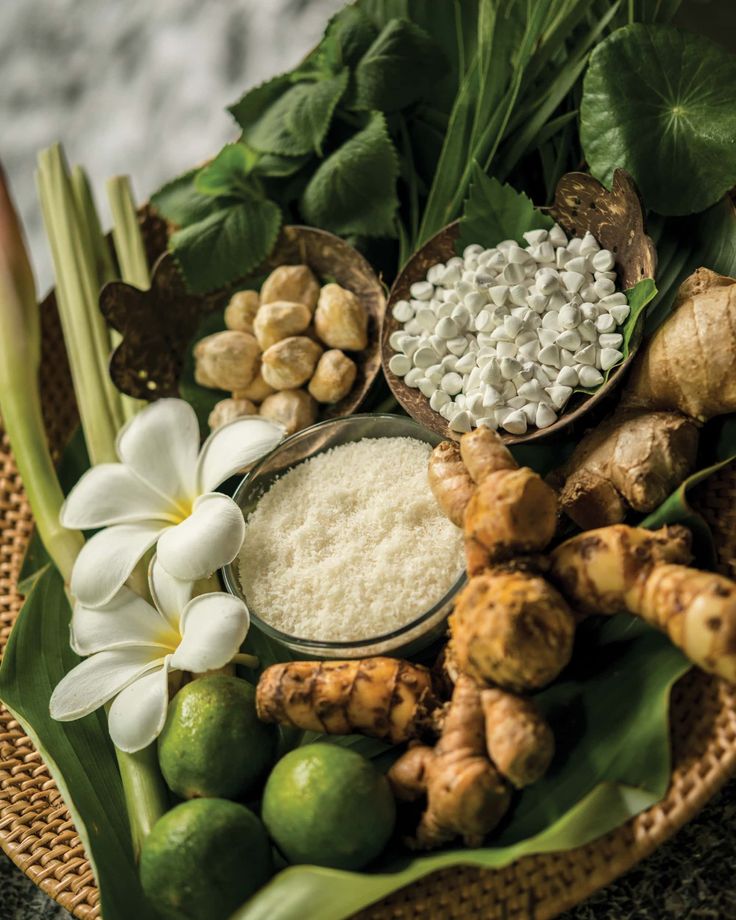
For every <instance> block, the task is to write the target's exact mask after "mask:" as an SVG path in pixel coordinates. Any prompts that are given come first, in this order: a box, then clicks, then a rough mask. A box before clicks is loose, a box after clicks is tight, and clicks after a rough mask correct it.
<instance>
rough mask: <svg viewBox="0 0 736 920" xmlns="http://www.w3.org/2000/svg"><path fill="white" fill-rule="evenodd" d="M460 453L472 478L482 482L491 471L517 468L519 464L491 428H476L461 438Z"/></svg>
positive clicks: (476, 481) (478, 482)
mask: <svg viewBox="0 0 736 920" xmlns="http://www.w3.org/2000/svg"><path fill="white" fill-rule="evenodd" d="M460 454H461V456H462V459H463V463H464V464H465V467H466V469H467V471H468V473H469V474H470V477H471V479H472V480H473V481H474V482H475V483H477V484H480V483H481V482H483V480H484V479H485V478H486V477H487V476H489V475H490V474H491V473H497V472H498V471H499V470H515V469H517V468H518V466H519V464H518V463H517V462H516V460H514V458H513V456H512V454H511V451H510V450H509V449H508V447H506V445H505V444H504V443H503V441H502V440H501V438H500V437H499V436H498V434H496V432H495V431H491V429H490V428H475V429H473V431H469V432H467V434H464V435H463V436H462V437H461V438H460Z"/></svg>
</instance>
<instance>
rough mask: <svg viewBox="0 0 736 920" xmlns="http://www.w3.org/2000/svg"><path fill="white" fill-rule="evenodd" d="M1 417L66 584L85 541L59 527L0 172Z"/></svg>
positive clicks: (16, 247) (31, 315) (22, 259)
mask: <svg viewBox="0 0 736 920" xmlns="http://www.w3.org/2000/svg"><path fill="white" fill-rule="evenodd" d="M0 326H1V327H2V330H3V333H2V335H0V412H1V413H2V417H3V424H4V427H5V431H6V433H7V435H8V438H9V440H10V445H11V447H12V449H13V455H14V457H15V462H16V464H17V466H18V472H19V473H20V476H21V479H22V480H23V487H24V489H25V493H26V497H27V498H28V501H29V503H30V506H31V510H32V512H33V516H34V519H35V521H36V528H37V531H38V534H39V536H40V537H41V540H42V541H43V544H44V546H45V547H46V550H47V552H48V553H49V555H50V556H51V558H52V560H53V562H54V564H55V565H56V567H57V568H58V570H59V572H60V573H61V575H62V578H63V579H64V581H65V582H67V583H68V581H69V578H70V577H71V570H72V566H73V565H74V560H75V559H76V557H77V554H78V553H79V551H80V550H81V548H82V546H83V544H84V540H83V538H82V535H81V533H79V532H78V531H74V530H67V529H66V528H64V527H62V526H61V524H60V523H59V509H60V508H61V505H62V503H63V501H64V495H63V493H62V491H61V487H60V486H59V481H58V479H57V476H56V469H55V468H54V464H53V461H52V459H51V454H50V452H49V447H48V442H47V440H46V430H45V428H44V424H43V415H42V412H41V396H40V392H39V387H38V372H39V366H40V360H41V333H40V315H39V308H38V302H37V298H36V289H35V284H34V281H33V274H32V272H31V267H30V262H29V259H28V254H27V252H26V248H25V244H24V241H23V236H22V232H21V229H20V223H19V221H18V218H17V215H16V212H15V208H14V207H13V204H12V201H11V199H10V193H9V191H8V189H7V187H6V185H5V181H4V177H3V173H2V168H0Z"/></svg>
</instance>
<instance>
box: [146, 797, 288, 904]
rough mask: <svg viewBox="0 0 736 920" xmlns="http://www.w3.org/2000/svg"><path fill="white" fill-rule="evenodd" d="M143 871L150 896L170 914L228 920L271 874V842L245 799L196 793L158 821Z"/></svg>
mask: <svg viewBox="0 0 736 920" xmlns="http://www.w3.org/2000/svg"><path fill="white" fill-rule="evenodd" d="M140 872H141V884H142V885H143V891H144V893H145V895H146V897H147V898H148V900H149V901H150V902H151V904H152V905H153V907H154V908H155V909H156V910H157V911H158V912H159V913H160V914H161V916H162V917H164V918H166V920H227V918H228V917H229V916H230V915H231V914H232V912H233V911H234V910H235V909H236V908H237V907H240V905H241V904H243V903H244V902H245V901H247V900H248V898H249V897H250V896H251V895H252V894H253V893H254V892H255V891H257V890H258V889H259V888H260V887H261V885H264V884H265V883H266V882H267V881H268V879H269V877H270V876H271V873H272V861H271V845H270V843H269V841H268V836H267V835H266V831H265V828H264V827H263V825H262V824H261V822H260V821H259V820H258V818H257V817H256V816H255V815H254V814H253V812H252V811H249V810H248V809H247V808H246V807H245V805H239V804H237V803H236V802H228V801H226V800H225V799H195V800H194V801H192V802H182V803H181V805H177V806H176V807H175V808H172V809H171V811H169V812H167V813H166V814H165V815H164V816H163V818H160V819H159V820H158V821H157V822H156V824H155V825H154V827H153V830H152V831H151V833H150V834H149V835H148V837H146V839H145V841H144V843H143V848H142V851H141V865H140Z"/></svg>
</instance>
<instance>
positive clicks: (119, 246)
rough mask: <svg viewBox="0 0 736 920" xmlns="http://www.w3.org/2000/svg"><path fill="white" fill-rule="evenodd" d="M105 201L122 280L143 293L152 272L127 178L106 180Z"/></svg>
mask: <svg viewBox="0 0 736 920" xmlns="http://www.w3.org/2000/svg"><path fill="white" fill-rule="evenodd" d="M107 200H108V202H109V204H110V211H111V212H112V239H113V242H114V243H115V252H116V253H117V257H118V263H119V265H120V274H121V276H122V278H123V281H127V283H128V284H134V285H135V286H136V287H137V288H140V289H141V290H142V291H145V290H148V288H149V287H150V286H151V273H150V272H149V270H148V259H147V258H146V249H145V246H144V245H143V235H142V234H141V228H140V225H139V223H138V212H137V211H136V207H135V199H134V198H133V190H132V188H131V185H130V178H129V177H128V176H112V178H110V179H108V180H107Z"/></svg>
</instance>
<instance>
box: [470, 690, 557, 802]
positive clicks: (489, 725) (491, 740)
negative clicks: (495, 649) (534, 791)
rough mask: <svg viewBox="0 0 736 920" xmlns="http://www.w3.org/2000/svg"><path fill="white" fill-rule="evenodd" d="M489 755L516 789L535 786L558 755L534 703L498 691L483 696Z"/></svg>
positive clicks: (503, 691) (543, 719) (542, 717)
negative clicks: (555, 754) (554, 756)
mask: <svg viewBox="0 0 736 920" xmlns="http://www.w3.org/2000/svg"><path fill="white" fill-rule="evenodd" d="M480 698H481V705H482V707H483V714H484V717H485V722H486V747H487V749H488V755H489V757H490V758H491V760H492V761H493V763H494V764H495V766H496V767H497V769H498V771H499V773H500V774H501V775H502V776H504V777H506V779H508V780H509V781H510V782H511V783H512V785H514V786H516V788H517V789H522V788H523V787H524V786H529V785H531V784H532V783H536V782H537V780H539V779H541V778H542V777H543V776H544V774H545V773H546V772H547V768H548V767H549V765H550V763H551V761H552V757H553V755H554V752H555V738H554V735H553V734H552V729H551V728H550V727H549V725H548V724H547V722H546V720H545V718H544V716H542V714H541V712H540V711H539V709H538V708H537V706H536V705H535V704H534V703H533V702H532V700H529V699H525V698H524V697H520V696H517V695H516V694H513V693H507V692H506V691H505V690H500V689H498V688H495V689H492V690H483V691H482V692H481V695H480Z"/></svg>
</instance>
